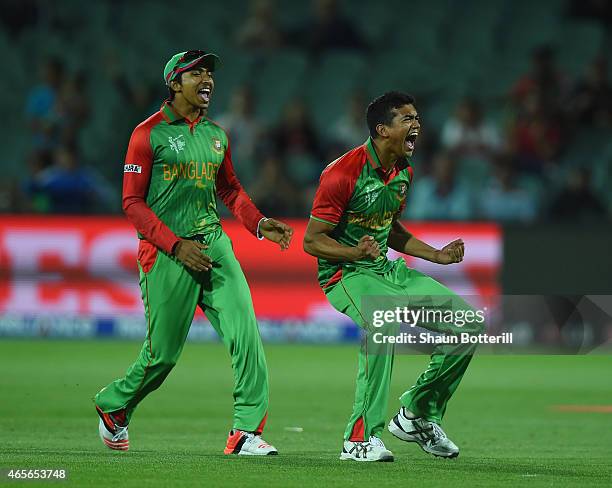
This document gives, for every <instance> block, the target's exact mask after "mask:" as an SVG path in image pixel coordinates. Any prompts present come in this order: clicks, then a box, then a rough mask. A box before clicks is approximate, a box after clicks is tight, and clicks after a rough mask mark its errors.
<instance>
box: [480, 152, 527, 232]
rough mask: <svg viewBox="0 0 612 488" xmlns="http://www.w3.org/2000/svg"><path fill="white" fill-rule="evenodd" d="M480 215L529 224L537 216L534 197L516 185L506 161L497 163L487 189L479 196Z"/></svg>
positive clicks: (509, 165)
mask: <svg viewBox="0 0 612 488" xmlns="http://www.w3.org/2000/svg"><path fill="white" fill-rule="evenodd" d="M480 213H481V214H482V215H483V216H484V217H485V218H488V219H491V220H498V221H502V222H512V221H513V222H531V221H533V220H534V219H535V218H536V216H537V202H536V199H535V198H534V196H533V195H532V194H531V193H530V192H529V191H528V190H527V189H526V188H523V187H522V186H520V185H519V184H518V183H517V178H516V173H515V171H514V168H513V167H512V165H511V164H510V162H509V161H508V160H502V161H499V162H498V163H497V164H496V168H495V172H494V174H493V176H492V178H491V181H490V182H489V184H488V186H487V188H485V190H484V191H483V192H482V193H481V194H480Z"/></svg>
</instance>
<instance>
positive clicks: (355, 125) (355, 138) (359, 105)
mask: <svg viewBox="0 0 612 488" xmlns="http://www.w3.org/2000/svg"><path fill="white" fill-rule="evenodd" d="M367 105H368V102H367V101H366V96H365V93H364V92H363V91H355V92H353V94H352V95H351V97H350V98H349V100H348V104H347V110H346V112H345V113H344V114H343V115H342V116H341V117H340V118H339V119H338V120H337V121H336V123H335V124H334V126H333V127H332V137H333V139H334V142H335V143H337V144H338V145H339V149H340V151H341V153H342V152H344V151H348V150H349V149H351V148H353V147H355V146H359V145H360V144H363V142H364V141H365V140H366V139H367V137H368V131H367V127H366V124H365V121H364V117H365V110H366V107H367Z"/></svg>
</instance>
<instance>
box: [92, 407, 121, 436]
mask: <svg viewBox="0 0 612 488" xmlns="http://www.w3.org/2000/svg"><path fill="white" fill-rule="evenodd" d="M96 411H97V412H98V415H99V416H100V418H101V419H102V422H104V425H105V426H106V429H107V430H108V431H109V432H112V433H113V434H114V433H115V424H117V425H121V426H122V427H123V426H125V425H126V414H125V409H123V410H115V411H114V412H112V413H104V412H103V411H102V410H101V409H100V407H98V405H96Z"/></svg>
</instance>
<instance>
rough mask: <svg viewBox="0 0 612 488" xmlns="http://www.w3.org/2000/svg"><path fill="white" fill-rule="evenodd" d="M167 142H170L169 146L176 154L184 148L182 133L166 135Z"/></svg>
mask: <svg viewBox="0 0 612 488" xmlns="http://www.w3.org/2000/svg"><path fill="white" fill-rule="evenodd" d="M168 142H169V143H170V148H171V149H172V150H173V151H174V152H176V154H178V153H179V151H182V150H183V149H185V139H183V134H181V135H180V136H176V137H172V136H170V137H168Z"/></svg>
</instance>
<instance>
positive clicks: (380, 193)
mask: <svg viewBox="0 0 612 488" xmlns="http://www.w3.org/2000/svg"><path fill="white" fill-rule="evenodd" d="M411 181H412V167H411V166H410V163H409V162H408V160H406V159H404V160H402V161H398V162H397V164H396V165H395V166H394V167H393V168H391V169H390V170H389V171H387V172H385V170H384V168H383V167H382V166H381V164H380V160H379V159H378V156H377V155H376V151H375V149H374V145H373V143H372V140H371V139H369V138H368V140H367V141H366V142H365V144H363V145H362V146H359V147H356V148H355V149H353V150H351V151H349V152H348V153H346V154H345V155H343V156H341V157H340V158H338V159H337V160H335V161H334V162H332V163H331V164H329V165H328V166H327V168H325V170H323V173H322V174H321V179H320V180H319V188H318V189H317V193H316V196H315V199H314V203H313V206H312V212H311V214H310V218H311V219H314V220H318V221H321V222H325V223H327V224H330V225H333V226H335V227H334V229H333V231H332V232H331V234H330V237H332V238H333V239H335V240H336V241H338V242H339V243H340V244H344V245H347V246H352V247H354V246H356V245H357V243H358V242H359V239H360V238H361V237H363V236H365V235H370V236H372V237H373V238H374V239H375V240H376V241H377V242H378V245H379V246H380V251H381V254H380V256H379V257H378V258H377V259H375V260H373V261H372V260H368V259H364V260H360V261H356V262H351V263H342V262H340V263H339V262H332V261H328V260H326V259H322V258H319V259H318V264H319V284H320V285H321V287H323V288H326V287H329V286H331V285H332V284H334V283H336V282H337V281H338V280H339V279H340V277H341V273H342V268H343V267H344V266H347V265H350V266H361V267H364V268H368V269H370V270H372V271H374V272H377V273H385V272H387V271H389V270H390V268H391V262H390V261H389V260H388V259H387V256H386V253H387V249H388V248H387V239H388V237H389V233H390V231H391V226H392V223H393V220H394V219H395V218H396V217H397V216H398V215H399V214H400V213H401V212H402V211H403V209H404V207H405V205H406V203H405V202H406V195H407V192H408V188H409V187H410V183H411Z"/></svg>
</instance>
